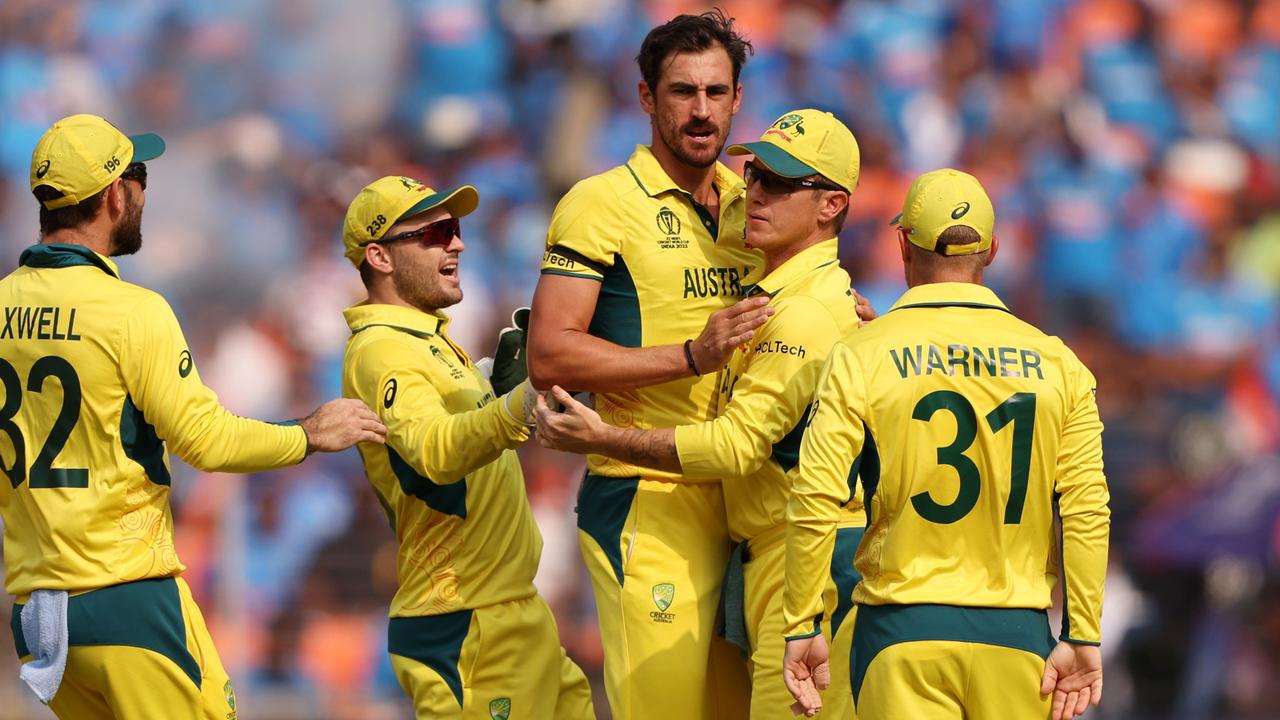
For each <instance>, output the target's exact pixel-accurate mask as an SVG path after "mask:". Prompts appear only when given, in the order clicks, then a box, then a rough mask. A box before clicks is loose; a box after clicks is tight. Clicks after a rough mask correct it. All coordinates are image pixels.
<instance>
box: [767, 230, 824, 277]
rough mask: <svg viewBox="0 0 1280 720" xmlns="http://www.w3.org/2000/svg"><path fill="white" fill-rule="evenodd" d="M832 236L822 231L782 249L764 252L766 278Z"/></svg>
mask: <svg viewBox="0 0 1280 720" xmlns="http://www.w3.org/2000/svg"><path fill="white" fill-rule="evenodd" d="M830 239H831V235H829V234H827V233H825V232H823V231H822V230H817V231H814V232H813V233H812V234H810V235H809V237H807V238H805V239H803V240H798V241H796V242H792V243H787V244H785V245H782V246H780V247H777V248H774V249H770V250H764V277H768V276H769V274H770V273H772V272H773V271H774V270H777V269H778V268H780V267H782V265H783V263H785V262H786V261H788V260H790V259H791V258H793V257H795V256H797V255H799V254H800V253H802V252H804V251H805V250H808V249H809V248H811V247H813V246H814V245H817V244H818V243H821V242H824V241H826V240H830Z"/></svg>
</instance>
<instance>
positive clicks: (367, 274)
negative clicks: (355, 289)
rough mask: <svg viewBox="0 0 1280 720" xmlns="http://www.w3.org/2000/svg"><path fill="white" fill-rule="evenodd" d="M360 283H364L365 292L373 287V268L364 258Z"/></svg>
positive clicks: (362, 259) (361, 260)
mask: <svg viewBox="0 0 1280 720" xmlns="http://www.w3.org/2000/svg"><path fill="white" fill-rule="evenodd" d="M360 282H362V283H364V289H365V290H368V289H369V288H370V287H372V286H373V268H371V267H369V261H368V260H365V259H364V258H360Z"/></svg>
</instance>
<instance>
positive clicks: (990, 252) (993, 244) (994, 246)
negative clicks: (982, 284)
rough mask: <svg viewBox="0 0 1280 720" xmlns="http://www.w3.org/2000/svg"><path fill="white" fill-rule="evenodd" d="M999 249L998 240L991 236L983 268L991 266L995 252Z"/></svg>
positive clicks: (996, 237) (995, 236) (997, 237)
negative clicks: (989, 247)
mask: <svg viewBox="0 0 1280 720" xmlns="http://www.w3.org/2000/svg"><path fill="white" fill-rule="evenodd" d="M999 249H1000V238H999V236H997V235H992V236H991V249H990V250H988V251H987V261H986V262H985V263H983V264H982V265H983V267H986V266H987V265H990V264H991V261H992V260H995V259H996V251H997V250H999Z"/></svg>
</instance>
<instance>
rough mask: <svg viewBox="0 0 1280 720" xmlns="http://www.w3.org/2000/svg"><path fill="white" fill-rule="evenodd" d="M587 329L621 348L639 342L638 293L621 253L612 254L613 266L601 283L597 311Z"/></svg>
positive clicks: (635, 344)
mask: <svg viewBox="0 0 1280 720" xmlns="http://www.w3.org/2000/svg"><path fill="white" fill-rule="evenodd" d="M587 332H588V333H590V334H592V335H594V336H596V337H598V338H601V339H602V340H608V341H609V342H611V343H613V344H615V345H621V346H623V347H640V345H641V343H642V340H643V333H642V326H641V323H640V296H639V295H638V294H637V293H636V283H635V280H633V279H632V278H631V270H630V269H629V268H628V267H627V263H626V261H625V260H623V259H622V256H621V255H614V258H613V265H612V266H611V267H610V268H609V269H608V271H607V272H605V274H604V280H603V281H601V283H600V295H599V297H598V298H596V311H595V314H594V315H592V316H591V324H590V325H588V326H587Z"/></svg>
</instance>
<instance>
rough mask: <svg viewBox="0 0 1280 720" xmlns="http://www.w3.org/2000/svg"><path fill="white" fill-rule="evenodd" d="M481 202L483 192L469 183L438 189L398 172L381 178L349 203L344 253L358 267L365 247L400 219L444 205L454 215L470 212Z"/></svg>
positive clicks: (361, 262)
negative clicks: (447, 189) (437, 190)
mask: <svg viewBox="0 0 1280 720" xmlns="http://www.w3.org/2000/svg"><path fill="white" fill-rule="evenodd" d="M479 204H480V193H478V192H476V189H475V188H473V187H471V186H470V185H463V186H462V187H459V188H454V189H453V190H449V191H447V192H436V191H435V190H432V189H431V188H429V187H427V186H426V185H423V184H422V183H420V182H418V181H417V180H414V179H413V178H407V177H403V176H399V175H388V176H386V177H382V178H378V179H377V180H374V181H373V182H371V183H369V184H368V185H365V186H364V189H363V190H361V191H360V194H358V195H356V199H355V200H352V201H351V205H349V206H347V217H346V220H344V221H343V223H342V245H343V249H344V254H345V255H346V256H347V259H348V260H350V261H351V264H352V265H355V266H356V267H357V268H358V267H360V266H361V265H362V264H364V246H365V245H368V244H369V243H371V242H377V241H378V240H379V239H380V238H381V237H382V236H383V235H385V234H386V233H387V229H388V228H390V227H391V226H392V225H395V224H396V223H398V222H400V221H401V220H403V219H405V218H407V217H412V216H414V215H418V214H420V213H424V212H426V211H428V210H430V209H432V208H435V207H440V206H444V208H445V209H446V210H448V211H449V213H450V214H452V215H453V216H454V217H459V218H460V217H462V216H463V215H468V214H470V213H471V212H472V211H473V210H475V209H476V206H477V205H479Z"/></svg>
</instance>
